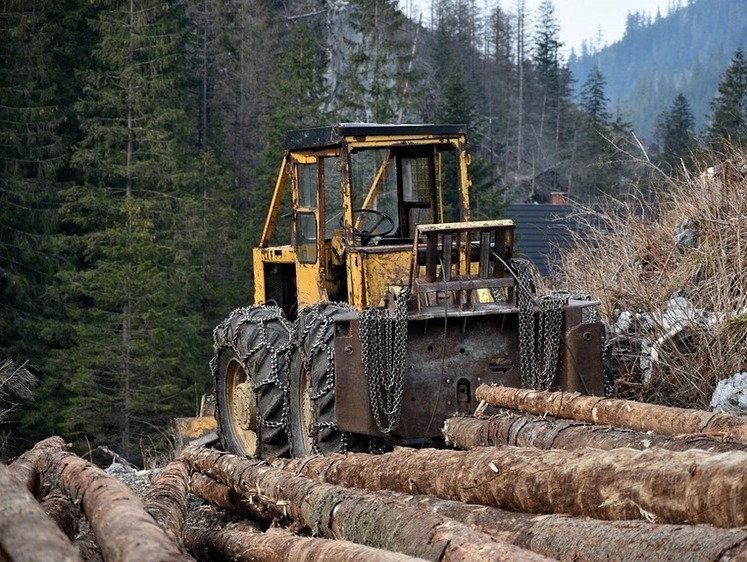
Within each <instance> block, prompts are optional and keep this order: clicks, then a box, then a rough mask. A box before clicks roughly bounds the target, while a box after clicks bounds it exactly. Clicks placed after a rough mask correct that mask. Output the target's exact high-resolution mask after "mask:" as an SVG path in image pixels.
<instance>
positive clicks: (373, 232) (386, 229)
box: [340, 209, 397, 238]
mask: <svg viewBox="0 0 747 562" xmlns="http://www.w3.org/2000/svg"><path fill="white" fill-rule="evenodd" d="M366 213H368V214H371V215H376V216H377V217H379V220H378V221H376V224H374V225H373V226H372V227H371V228H370V229H366V230H358V228H356V226H355V225H356V224H358V223H360V222H362V220H363V216H364V215H365V214H366ZM387 223H388V225H387ZM382 225H383V226H382ZM340 226H343V224H342V217H340ZM379 227H381V229H380V230H377V229H378V228H379ZM396 228H397V227H396V225H395V224H394V221H393V220H392V217H390V216H389V215H387V214H386V213H382V212H381V211H379V210H377V209H353V234H355V235H356V236H360V237H366V238H373V237H374V236H386V235H387V234H391V233H392V232H394V231H395V229H396Z"/></svg>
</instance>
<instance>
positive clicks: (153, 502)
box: [143, 459, 189, 542]
mask: <svg viewBox="0 0 747 562" xmlns="http://www.w3.org/2000/svg"><path fill="white" fill-rule="evenodd" d="M188 487H189V466H188V465H187V463H186V462H185V461H183V460H181V459H176V460H173V461H171V462H170V463H169V464H168V465H167V466H166V468H164V470H163V472H161V474H159V475H158V476H157V477H156V479H155V480H154V481H153V485H152V486H151V487H150V489H149V490H148V492H147V493H146V494H145V497H144V498H143V503H144V504H145V509H146V510H147V511H148V513H150V514H151V516H153V519H155V520H156V523H158V524H159V525H160V526H161V529H163V530H164V532H165V533H166V534H167V535H168V536H169V537H170V538H171V540H173V541H176V542H181V541H182V540H183V539H184V522H185V520H186V518H187V489H188Z"/></svg>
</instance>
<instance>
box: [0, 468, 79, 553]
mask: <svg viewBox="0 0 747 562" xmlns="http://www.w3.org/2000/svg"><path fill="white" fill-rule="evenodd" d="M0 497H1V498H2V501H1V502H0V557H3V558H4V559H5V560H7V561H8V562H21V561H23V562H26V561H29V562H30V561H34V560H38V561H42V560H55V561H57V560H59V561H61V562H78V561H80V559H81V558H80V555H79V553H78V549H76V548H75V547H74V546H73V544H72V543H71V542H70V540H69V539H68V538H67V537H66V536H65V534H64V533H63V532H62V531H61V530H60V529H59V527H58V526H57V524H56V523H55V522H54V521H53V520H52V519H51V518H50V517H49V516H48V515H47V514H46V513H44V510H43V509H42V508H41V506H40V505H39V503H38V502H37V501H36V499H35V498H34V496H32V495H31V492H29V491H28V490H27V489H26V488H25V487H24V486H23V485H21V484H20V483H19V482H18V481H17V480H16V479H15V478H13V477H12V476H11V475H10V470H9V469H8V467H6V466H5V465H2V464H0Z"/></svg>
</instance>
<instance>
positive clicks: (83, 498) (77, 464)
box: [37, 449, 192, 562]
mask: <svg viewBox="0 0 747 562" xmlns="http://www.w3.org/2000/svg"><path fill="white" fill-rule="evenodd" d="M37 469H38V470H39V471H40V472H44V473H46V474H47V475H48V477H49V478H50V480H51V481H53V482H55V484H56V485H58V486H59V487H60V488H62V489H63V490H64V491H65V492H66V493H67V495H68V496H70V498H72V499H73V501H80V502H81V505H82V506H83V513H84V515H85V516H86V519H88V521H89V523H90V524H91V528H92V529H93V532H94V534H95V535H96V540H97V542H98V544H99V546H100V548H101V553H102V555H103V557H104V559H105V560H107V561H108V562H110V561H123V562H124V561H132V562H139V561H142V560H152V561H161V562H172V561H180V562H182V561H187V560H192V558H191V557H189V556H187V555H185V554H182V553H181V552H180V551H179V547H178V546H177V545H176V544H175V543H174V542H172V541H171V540H169V538H168V537H167V536H166V534H165V533H164V532H163V531H162V530H161V528H160V527H159V526H158V524H157V523H156V522H155V521H154V520H153V517H151V516H150V515H149V514H148V512H147V511H146V510H145V507H144V506H143V503H142V502H141V501H140V498H138V497H137V496H136V495H135V494H134V493H133V492H132V491H131V490H130V489H129V488H128V487H127V486H126V485H125V484H124V483H123V482H120V481H119V480H116V479H114V478H111V477H110V476H108V475H107V474H106V473H105V472H104V471H103V470H101V469H100V468H98V467H97V466H95V465H93V464H91V463H89V462H86V461H85V460H83V459H81V458H80V457H77V456H76V455H73V454H72V453H66V452H63V451H57V450H53V449H46V450H45V454H44V455H43V457H42V458H41V459H39V463H38V464H37Z"/></svg>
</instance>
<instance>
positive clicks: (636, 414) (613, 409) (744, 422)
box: [475, 385, 747, 441]
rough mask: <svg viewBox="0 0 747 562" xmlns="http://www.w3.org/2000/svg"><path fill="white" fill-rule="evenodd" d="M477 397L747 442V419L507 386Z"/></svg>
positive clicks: (539, 411)
mask: <svg viewBox="0 0 747 562" xmlns="http://www.w3.org/2000/svg"><path fill="white" fill-rule="evenodd" d="M475 396H476V397H477V399H478V400H484V401H485V402H487V403H488V404H490V405H491V406H496V407H498V408H510V409H513V410H521V411H524V412H528V413H531V414H536V415H539V416H543V415H550V416H553V417H555V418H563V419H570V420H578V421H582V422H587V423H595V424H599V425H611V426H615V427H625V428H628V429H633V430H635V431H643V432H647V431H653V432H654V433H659V434H662V435H680V434H683V433H695V434H711V435H721V436H731V437H734V438H736V439H740V440H743V441H744V440H747V417H741V416H733V415H730V414H717V413H714V412H706V411H703V410H688V409H685V408H671V407H669V406H657V405H655V404H646V403H644V402H633V401H631V400H620V399H616V398H599V397H597V396H582V395H580V394H569V393H564V392H542V391H537V390H526V389H521V388H508V387H505V386H487V385H481V386H479V387H477V390H476V392H475Z"/></svg>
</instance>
